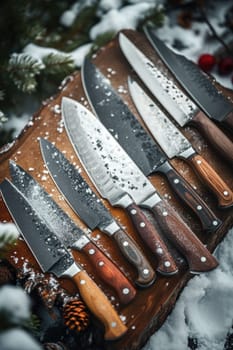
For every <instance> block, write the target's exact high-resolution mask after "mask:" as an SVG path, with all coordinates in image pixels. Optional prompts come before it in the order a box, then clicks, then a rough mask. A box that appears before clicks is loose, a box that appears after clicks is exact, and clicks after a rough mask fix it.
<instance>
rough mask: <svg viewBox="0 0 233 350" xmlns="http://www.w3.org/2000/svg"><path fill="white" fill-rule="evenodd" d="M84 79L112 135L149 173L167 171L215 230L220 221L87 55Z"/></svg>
mask: <svg viewBox="0 0 233 350" xmlns="http://www.w3.org/2000/svg"><path fill="white" fill-rule="evenodd" d="M82 82H83V86H84V88H85V92H86V95H87V97H88V99H89V101H90V103H91V105H92V108H93V109H94V111H95V112H96V114H97V116H98V118H99V119H100V120H101V122H102V123H103V124H104V125H105V126H106V127H107V129H108V130H109V131H110V132H111V134H112V135H113V136H115V137H117V141H118V142H119V143H120V145H121V146H122V147H123V148H124V149H125V150H126V152H127V153H128V154H129V156H130V157H131V158H132V159H133V161H134V162H135V163H136V164H137V165H138V166H139V168H140V169H141V170H142V172H143V173H144V174H145V175H146V176H148V175H151V174H153V173H156V172H160V173H163V174H164V175H165V176H166V177H167V179H168V181H169V183H170V185H171V187H172V188H173V190H174V191H175V192H176V194H177V195H179V197H180V199H181V200H183V201H185V203H186V204H187V205H188V206H189V207H190V208H191V209H192V210H193V211H194V212H195V213H196V214H197V215H198V217H199V219H200V220H201V222H202V227H203V229H204V230H206V231H212V232H213V231H215V230H216V229H217V227H218V226H219V224H220V220H218V219H217V217H216V216H215V214H214V213H213V212H211V210H210V209H209V208H208V206H207V205H206V203H205V202H204V201H203V200H202V199H201V197H200V196H199V195H198V193H197V192H195V191H194V190H193V188H192V187H191V186H190V185H189V184H188V182H186V181H185V179H184V178H183V177H182V176H181V175H180V174H179V173H178V172H177V171H176V170H175V169H174V168H173V166H172V165H171V164H170V163H169V162H168V160H167V157H166V155H165V154H164V153H163V151H162V150H161V149H160V148H159V147H158V146H157V144H156V143H155V141H154V140H153V138H152V137H151V136H150V135H149V134H148V132H147V131H146V130H145V129H144V128H143V127H142V125H141V124H140V122H139V121H138V120H137V119H136V117H135V116H134V115H133V113H132V112H131V111H130V110H129V108H128V106H127V105H126V104H125V103H124V102H123V100H122V99H121V97H120V96H119V95H118V94H117V93H116V92H115V90H114V89H113V87H112V86H111V85H110V84H109V81H108V80H107V79H106V78H105V77H104V76H103V74H102V73H101V72H100V71H99V69H98V68H97V67H96V66H95V65H94V64H93V63H92V62H91V61H90V60H89V59H87V58H86V59H85V60H84V64H83V66H82ZM132 145H133V147H132ZM200 208H201V210H200Z"/></svg>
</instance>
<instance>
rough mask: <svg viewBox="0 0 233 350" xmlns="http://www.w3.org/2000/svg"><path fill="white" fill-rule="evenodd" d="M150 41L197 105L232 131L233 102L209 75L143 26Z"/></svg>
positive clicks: (151, 30) (150, 29)
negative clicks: (219, 89)
mask: <svg viewBox="0 0 233 350" xmlns="http://www.w3.org/2000/svg"><path fill="white" fill-rule="evenodd" d="M144 31H145V34H146V36H147V38H148V39H149V41H150V43H151V44H152V46H153V47H154V49H155V50H156V52H157V53H158V54H159V56H160V57H161V59H162V60H163V61H164V62H165V64H166V65H167V66H168V68H169V69H170V70H171V72H172V73H173V74H174V75H175V77H176V79H177V80H178V81H179V82H180V84H181V85H182V86H183V87H184V89H185V90H186V91H187V92H188V93H189V94H190V96H191V97H192V98H193V100H194V101H195V102H196V103H197V105H199V107H200V108H201V109H202V110H203V111H204V112H205V113H206V114H207V115H208V116H209V117H210V118H212V119H215V120H216V121H217V122H224V123H225V124H226V125H227V126H228V127H229V128H231V129H232V131H233V103H232V101H230V100H229V99H227V98H226V97H225V96H224V95H223V94H222V93H221V92H220V91H218V90H217V89H216V88H215V86H214V85H213V83H212V82H211V80H210V78H209V76H208V75H207V74H206V73H204V72H203V71H202V70H201V69H200V68H199V67H198V66H197V65H196V64H195V63H193V62H192V61H191V60H189V59H187V58H186V57H185V56H183V55H181V54H177V53H175V52H174V51H172V50H171V49H169V48H168V47H167V46H166V45H165V44H164V43H163V42H162V41H161V40H160V39H159V38H158V37H157V36H156V35H155V33H154V31H153V29H152V28H149V27H144Z"/></svg>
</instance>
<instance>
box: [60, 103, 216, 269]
mask: <svg viewBox="0 0 233 350" xmlns="http://www.w3.org/2000/svg"><path fill="white" fill-rule="evenodd" d="M62 114H63V118H64V124H65V128H66V130H67V133H68V136H69V138H70V140H71V142H72V144H73V147H74V149H75V151H76V152H77V154H78V155H79V157H80V159H81V161H82V163H83V165H84V167H85V168H86V170H87V172H88V174H89V176H90V178H91V179H92V181H93V182H94V183H95V184H96V185H97V187H98V185H99V184H104V183H105V182H108V179H109V174H110V175H111V178H112V179H113V180H114V183H115V184H116V185H117V188H122V189H123V191H124V192H125V193H128V194H129V195H130V197H131V198H133V199H134V201H135V203H136V204H139V205H140V206H142V207H145V208H148V209H149V210H151V212H152V213H153V214H154V216H155V218H156V220H157V223H158V224H159V226H160V227H161V229H162V230H163V232H164V233H165V234H166V236H167V238H169V240H170V241H172V243H173V244H174V245H175V246H176V247H177V249H178V250H179V251H180V252H181V253H182V254H183V256H185V257H186V260H187V262H188V264H189V268H190V271H191V272H192V273H196V272H201V271H208V270H211V269H213V268H215V267H216V266H217V264H218V263H217V260H216V259H215V258H214V257H213V256H212V255H211V254H210V252H209V251H208V249H207V248H206V247H205V246H204V245H203V244H202V243H201V241H200V240H199V239H198V238H197V237H196V236H195V234H194V233H193V232H192V231H191V230H190V228H189V227H188V226H187V225H186V224H185V223H184V222H183V220H182V219H181V218H180V216H179V215H178V214H177V213H176V212H175V210H174V209H173V208H172V207H171V206H170V205H169V204H168V203H167V202H165V201H164V200H162V199H161V198H160V196H159V194H158V193H157V191H156V189H155V187H154V186H153V185H152V184H151V182H150V181H149V180H148V179H147V178H146V176H145V175H144V174H143V173H142V172H141V171H140V169H139V168H138V167H137V165H136V164H135V163H134V162H133V161H132V159H131V158H130V157H129V156H128V154H127V153H126V152H125V151H124V150H123V148H122V147H121V146H120V145H119V144H118V143H117V141H116V139H115V138H114V137H113V136H112V135H111V134H110V133H109V132H108V130H107V129H106V128H105V127H104V126H103V124H101V122H100V121H99V120H98V119H97V118H96V117H95V116H94V115H93V114H92V113H91V112H90V111H89V110H88V109H87V108H85V107H84V106H82V105H81V104H80V103H78V102H76V101H74V100H72V99H69V98H67V97H63V99H62ZM104 168H105V169H104ZM106 179H107V181H106ZM103 187H104V186H103ZM109 187H110V190H111V189H112V184H111V185H110V186H109ZM106 191H107V187H106ZM176 230H177V231H176ZM175 231H176V232H175ZM151 244H154V243H153V241H152V242H151Z"/></svg>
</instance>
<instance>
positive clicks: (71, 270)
mask: <svg viewBox="0 0 233 350" xmlns="http://www.w3.org/2000/svg"><path fill="white" fill-rule="evenodd" d="M80 271H82V270H81V269H80V267H79V266H78V265H77V264H76V263H75V262H73V264H72V265H71V266H70V267H69V268H68V269H67V270H65V271H64V272H63V274H62V276H64V277H73V276H75V275H76V274H77V273H79V272H80Z"/></svg>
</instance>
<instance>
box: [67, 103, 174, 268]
mask: <svg viewBox="0 0 233 350" xmlns="http://www.w3.org/2000/svg"><path fill="white" fill-rule="evenodd" d="M64 100H65V101H66V99H65V98H64ZM67 101H68V104H65V103H64V104H63V106H65V107H64V113H65V114H66V111H68V118H69V116H70V115H71V113H73V111H74V109H73V104H72V105H70V101H73V100H70V99H67ZM70 107H71V108H70ZM72 118H73V117H72ZM69 120H70V119H69ZM69 120H68V121H67V123H69ZM73 121H74V120H72V125H73V133H74V134H75V137H76V136H78V135H79V131H75V130H74V126H75V125H76V123H73ZM100 142H101V141H100ZM88 149H89V146H88V144H85V151H87V150H88ZM95 156H96V157H97V158H98V155H95ZM95 163H96V164H97V167H98V172H99V174H101V179H100V181H99V183H98V186H96V187H97V189H98V190H99V192H100V193H101V195H102V196H103V197H104V198H107V199H108V200H109V202H110V203H111V205H113V206H119V207H122V208H124V209H125V210H126V211H127V213H128V215H129V216H130V218H131V220H132V222H133V224H134V226H135V227H136V229H137V232H138V233H139V234H140V236H141V238H142V239H143V241H144V242H145V243H146V244H147V245H148V247H149V248H150V250H151V251H152V252H153V254H154V256H155V258H156V260H157V267H156V270H157V271H158V272H160V273H161V274H163V275H173V274H175V273H177V272H178V268H177V266H176V263H175V261H174V259H173V258H172V256H171V254H170V252H169V251H168V249H167V247H166V245H165V243H164V242H163V240H162V239H161V237H160V235H159V234H158V233H157V230H156V228H155V227H154V225H152V223H151V221H150V220H149V219H148V218H147V216H146V215H145V214H144V213H143V211H142V210H141V209H140V208H139V207H138V206H137V205H136V204H135V203H134V201H133V200H132V198H131V197H130V196H129V194H128V193H127V192H126V191H124V189H123V188H120V187H118V186H117V185H116V184H115V183H114V180H113V179H112V178H111V176H109V175H108V174H106V171H104V172H103V170H102V168H101V166H102V162H101V161H100V162H95Z"/></svg>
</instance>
